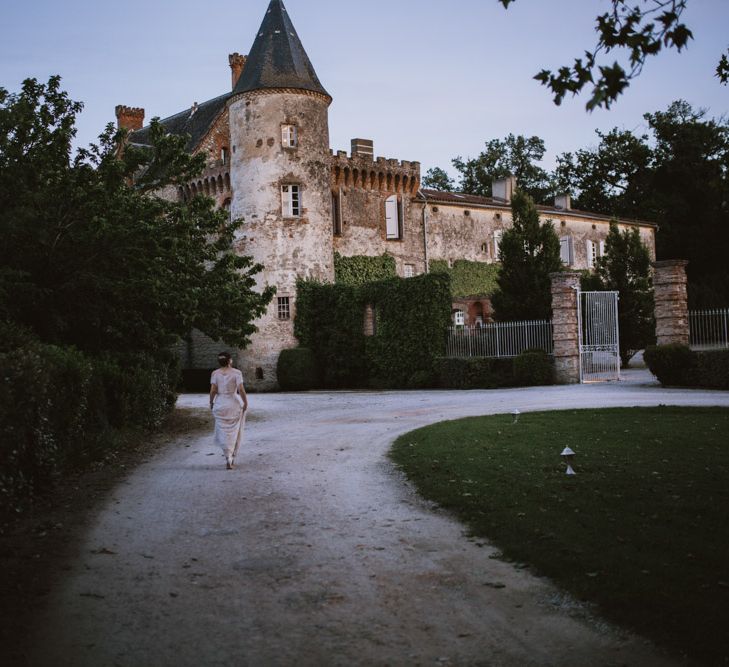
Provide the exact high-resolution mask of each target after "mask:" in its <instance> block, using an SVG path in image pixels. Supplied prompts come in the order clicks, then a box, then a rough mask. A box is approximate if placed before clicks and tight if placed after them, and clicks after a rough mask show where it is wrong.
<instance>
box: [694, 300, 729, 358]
mask: <svg viewBox="0 0 729 667" xmlns="http://www.w3.org/2000/svg"><path fill="white" fill-rule="evenodd" d="M689 345H690V346H691V348H692V349H694V350H716V349H724V348H729V308H723V309H714V310H689Z"/></svg>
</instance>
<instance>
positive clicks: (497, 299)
mask: <svg viewBox="0 0 729 667" xmlns="http://www.w3.org/2000/svg"><path fill="white" fill-rule="evenodd" d="M511 215H512V220H513V224H512V227H511V228H510V229H507V230H506V231H505V232H504V234H503V236H502V238H501V244H500V246H499V259H500V260H501V271H500V272H499V275H498V277H497V279H496V283H497V289H496V291H495V293H494V294H493V296H492V297H491V303H492V305H493V307H494V316H495V318H496V319H497V320H501V321H505V320H531V319H548V318H549V317H551V312H552V295H551V281H550V278H549V274H550V273H554V272H557V271H561V270H562V261H561V259H560V256H559V238H558V236H557V234H556V232H555V231H554V227H553V226H552V223H551V222H546V223H544V224H540V222H539V212H538V211H537V207H536V206H535V204H534V200H533V199H532V198H531V197H530V196H529V195H528V194H526V193H525V192H522V191H521V190H517V191H516V193H515V194H514V196H513V198H512V201H511Z"/></svg>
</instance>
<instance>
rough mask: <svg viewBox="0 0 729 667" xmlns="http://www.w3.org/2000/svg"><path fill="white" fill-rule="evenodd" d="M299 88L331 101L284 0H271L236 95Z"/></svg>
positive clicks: (235, 90) (235, 92) (236, 86)
mask: <svg viewBox="0 0 729 667" xmlns="http://www.w3.org/2000/svg"><path fill="white" fill-rule="evenodd" d="M266 88H297V89H300V90H311V91H314V92H317V93H322V94H323V95H326V96H327V97H331V96H330V95H329V93H327V91H326V90H324V87H323V86H322V85H321V83H320V81H319V78H318V77H317V75H316V72H315V71H314V67H313V65H312V64H311V61H310V60H309V56H307V55H306V51H305V50H304V47H303V46H302V44H301V40H299V36H298V35H297V34H296V29H295V28H294V25H293V23H291V19H290V18H289V15H288V12H287V11H286V8H285V7H284V5H283V2H281V0H271V3H270V4H269V5H268V10H267V11H266V16H265V17H264V19H263V23H262V24H261V27H260V28H259V30H258V34H257V36H256V39H255V41H254V42H253V46H252V47H251V50H250V53H249V54H248V60H247V62H246V66H245V68H244V69H243V74H241V76H240V79H238V83H236V85H235V89H234V90H233V93H234V94H237V93H245V92H248V91H251V90H261V89H266Z"/></svg>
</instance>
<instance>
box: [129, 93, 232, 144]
mask: <svg viewBox="0 0 729 667" xmlns="http://www.w3.org/2000/svg"><path fill="white" fill-rule="evenodd" d="M232 95H233V93H225V94H224V95H220V96H219V97H215V98H213V99H212V100H208V101H207V102H203V103H202V104H198V105H197V111H195V113H193V114H191V111H192V108H191V107H188V108H187V109H185V110H184V111H181V112H180V113H176V114H175V115H174V116H170V117H169V118H165V119H163V120H162V121H161V122H162V125H163V126H164V128H165V129H166V130H167V131H168V132H169V133H170V134H177V135H180V134H189V135H190V140H189V141H188V142H187V146H186V148H187V150H188V151H192V150H193V149H194V148H195V147H196V146H197V145H198V143H199V142H200V140H201V139H202V138H203V137H204V136H205V135H206V134H207V132H208V130H209V129H210V126H211V125H212V124H213V122H215V119H216V118H217V117H218V116H219V115H220V113H221V112H222V111H223V110H224V109H225V104H226V102H227V101H228V100H229V99H230V98H231V97H232ZM129 141H130V142H131V143H133V144H140V145H142V146H147V145H149V143H150V140H149V125H148V126H146V127H143V128H142V129H141V130H137V131H136V132H132V133H131V135H130V137H129Z"/></svg>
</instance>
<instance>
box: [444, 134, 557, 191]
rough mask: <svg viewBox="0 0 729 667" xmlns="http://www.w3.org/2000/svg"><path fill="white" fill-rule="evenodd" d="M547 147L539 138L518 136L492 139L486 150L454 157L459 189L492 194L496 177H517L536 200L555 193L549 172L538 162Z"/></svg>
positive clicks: (522, 186)
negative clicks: (473, 154)
mask: <svg viewBox="0 0 729 667" xmlns="http://www.w3.org/2000/svg"><path fill="white" fill-rule="evenodd" d="M545 152H546V148H545V146H544V141H543V140H542V139H540V138H539V137H536V136H534V137H525V136H523V135H518V136H515V135H513V134H509V135H508V136H507V137H506V138H505V139H503V140H501V139H491V140H490V141H487V142H486V149H485V150H484V151H482V152H481V153H479V155H478V156H477V157H475V158H469V159H467V160H463V159H462V158H461V157H460V156H458V157H456V158H454V159H453V160H452V163H453V166H454V167H455V168H456V169H457V170H458V172H459V173H460V175H461V179H460V182H459V185H458V189H459V191H460V192H465V193H468V194H472V195H481V196H482V197H491V196H492V192H491V184H492V182H493V181H494V180H495V179H497V178H504V177H505V176H515V177H516V180H517V182H518V183H519V187H520V188H521V189H522V190H523V191H524V192H526V193H527V194H529V195H531V196H532V197H533V198H534V199H535V200H537V201H544V199H545V198H546V197H547V196H548V195H549V194H550V193H551V192H552V184H551V181H550V178H549V174H547V172H546V171H545V170H544V169H542V167H540V166H539V165H538V164H537V163H538V162H539V161H541V160H542V159H543V158H544V154H545Z"/></svg>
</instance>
